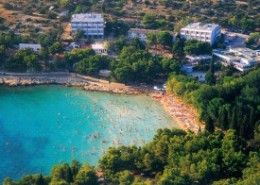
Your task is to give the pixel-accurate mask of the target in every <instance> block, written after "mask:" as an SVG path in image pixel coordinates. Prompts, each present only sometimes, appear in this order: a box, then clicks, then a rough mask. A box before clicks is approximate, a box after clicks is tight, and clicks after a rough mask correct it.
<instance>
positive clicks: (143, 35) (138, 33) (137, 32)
mask: <svg viewBox="0 0 260 185" xmlns="http://www.w3.org/2000/svg"><path fill="white" fill-rule="evenodd" d="M161 32H163V31H160V30H150V29H139V28H130V29H129V30H128V38H129V39H134V38H138V39H139V40H140V41H142V42H146V41H147V35H148V34H149V33H153V34H155V35H157V34H159V33H161ZM168 33H170V34H171V35H172V37H173V40H172V41H174V40H175V39H176V35H177V34H176V33H174V32H168Z"/></svg>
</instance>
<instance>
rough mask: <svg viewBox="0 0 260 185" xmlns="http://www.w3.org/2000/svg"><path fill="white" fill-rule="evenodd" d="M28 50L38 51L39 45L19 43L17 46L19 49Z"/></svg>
mask: <svg viewBox="0 0 260 185" xmlns="http://www.w3.org/2000/svg"><path fill="white" fill-rule="evenodd" d="M27 48H30V49H32V50H33V51H34V52H37V51H39V50H40V49H41V48H42V47H41V45H40V44H25V43H20V44H19V49H27Z"/></svg>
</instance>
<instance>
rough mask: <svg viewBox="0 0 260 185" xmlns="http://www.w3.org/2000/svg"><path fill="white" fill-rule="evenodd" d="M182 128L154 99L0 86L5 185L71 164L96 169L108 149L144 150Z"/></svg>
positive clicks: (0, 143)
mask: <svg viewBox="0 0 260 185" xmlns="http://www.w3.org/2000/svg"><path fill="white" fill-rule="evenodd" d="M164 127H168V128H172V127H177V125H176V123H174V122H173V121H172V119H171V118H170V117H169V116H168V115H167V114H166V112H165V111H164V109H163V108H162V106H161V105H160V104H159V103H158V102H155V101H153V100H152V99H151V98H150V97H148V96H144V95H139V96H133V95H115V94H108V93H97V92H86V91H83V90H80V89H78V88H66V87H62V86H35V87H17V88H4V87H0V161H1V163H0V181H2V180H3V179H4V177H6V176H9V177H11V178H13V179H17V178H20V177H21V176H22V175H24V174H27V173H43V174H49V173H50V171H51V167H52V166H53V165H55V164H60V163H64V162H67V163H70V162H71V160H72V159H74V158H75V159H77V160H79V161H81V162H89V163H90V164H92V165H97V163H98V159H99V158H100V157H101V156H102V153H104V152H105V151H106V149H107V148H108V147H109V146H118V145H121V144H123V145H132V144H137V145H142V144H144V143H146V142H148V141H150V140H151V139H152V138H153V135H154V134H155V132H156V130H157V129H158V128H164Z"/></svg>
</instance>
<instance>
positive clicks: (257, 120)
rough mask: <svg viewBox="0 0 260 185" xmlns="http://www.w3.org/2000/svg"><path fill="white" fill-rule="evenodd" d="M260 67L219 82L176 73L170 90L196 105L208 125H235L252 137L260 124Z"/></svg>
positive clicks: (233, 127) (169, 83)
mask: <svg viewBox="0 0 260 185" xmlns="http://www.w3.org/2000/svg"><path fill="white" fill-rule="evenodd" d="M259 87H260V69H257V70H254V71H250V72H249V73H248V74H244V75H241V76H238V75H233V76H224V77H222V78H221V79H220V80H218V81H217V84H215V85H209V84H200V83H198V82H197V81H196V80H195V79H194V78H191V77H187V76H184V75H172V76H171V77H170V78H169V80H168V90H169V91H170V92H171V93H175V94H177V95H178V96H181V97H183V99H184V100H185V101H186V102H188V103H191V104H192V105H194V107H196V108H197V110H198V111H199V113H200V118H201V119H202V120H203V121H205V122H206V129H207V130H208V131H211V132H213V131H214V128H215V127H217V128H221V129H223V130H226V129H229V128H232V129H235V130H237V132H238V133H239V135H240V136H242V137H244V138H247V139H252V138H253V137H254V131H255V130H256V129H257V128H258V126H259V125H260V107H259V105H260V96H259V91H260V89H259Z"/></svg>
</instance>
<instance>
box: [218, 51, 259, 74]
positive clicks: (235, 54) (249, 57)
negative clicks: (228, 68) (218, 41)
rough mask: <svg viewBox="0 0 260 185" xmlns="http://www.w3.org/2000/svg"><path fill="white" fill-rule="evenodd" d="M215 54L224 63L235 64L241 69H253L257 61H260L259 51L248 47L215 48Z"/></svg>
mask: <svg viewBox="0 0 260 185" xmlns="http://www.w3.org/2000/svg"><path fill="white" fill-rule="evenodd" d="M213 56H214V57H215V58H216V59H218V60H219V61H220V62H221V63H222V64H223V65H231V64H232V65H234V67H235V68H236V69H237V70H239V71H247V70H250V69H252V68H253V67H254V66H255V64H256V63H257V62H260V56H259V55H258V53H257V51H254V50H251V49H248V48H234V49H231V48H230V49H229V50H219V49H215V50H213Z"/></svg>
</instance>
